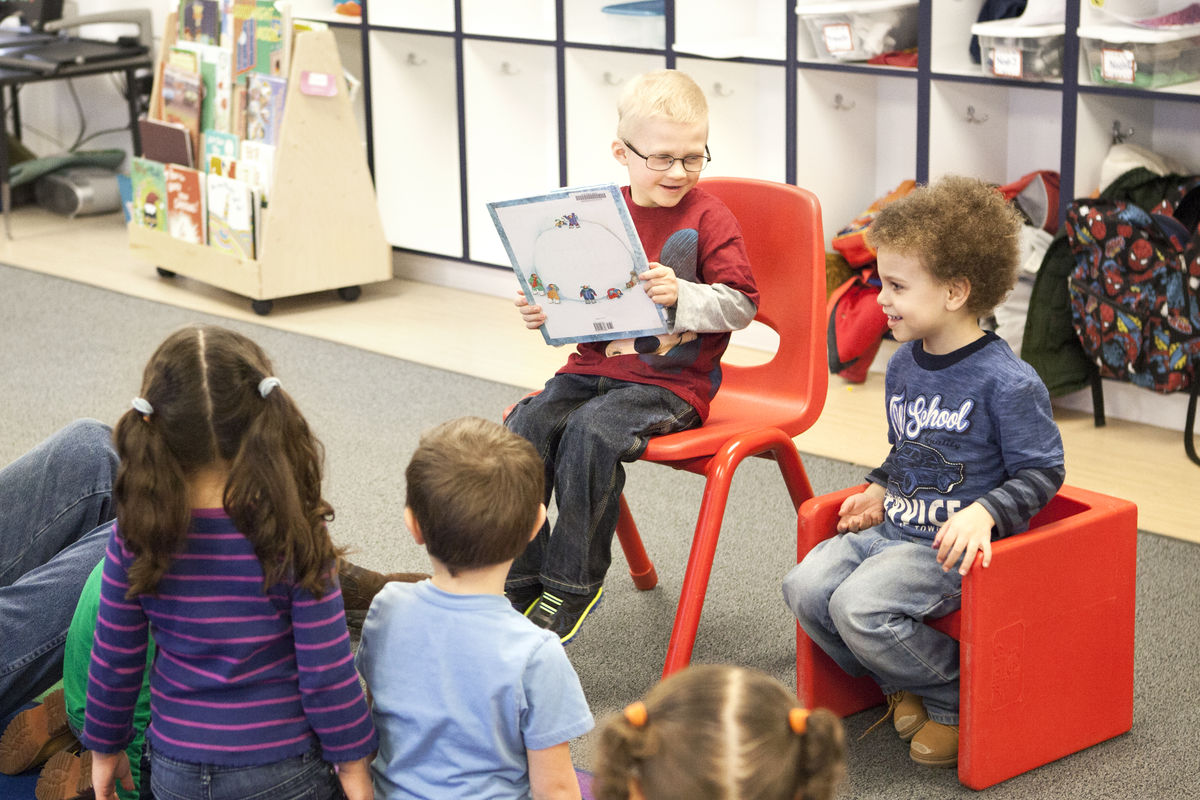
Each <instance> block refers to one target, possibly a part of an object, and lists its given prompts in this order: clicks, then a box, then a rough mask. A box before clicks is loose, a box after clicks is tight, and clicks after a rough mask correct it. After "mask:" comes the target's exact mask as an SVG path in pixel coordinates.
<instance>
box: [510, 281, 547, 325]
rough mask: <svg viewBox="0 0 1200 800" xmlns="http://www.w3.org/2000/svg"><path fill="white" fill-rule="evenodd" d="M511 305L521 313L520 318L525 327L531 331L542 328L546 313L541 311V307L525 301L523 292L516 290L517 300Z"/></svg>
mask: <svg viewBox="0 0 1200 800" xmlns="http://www.w3.org/2000/svg"><path fill="white" fill-rule="evenodd" d="M513 305H515V306H516V307H517V310H518V311H520V312H521V318H522V319H523V320H524V321H525V327H526V328H529V329H530V330H531V331H532V330H537V329H538V328H540V327H542V324H543V323H544V322H545V321H546V312H544V311H542V307H541V306H537V305H533V304H532V303H530V302H529V301H528V300H526V299H525V292H523V291H521V290H520V289H518V290H517V299H516V300H515V301H513Z"/></svg>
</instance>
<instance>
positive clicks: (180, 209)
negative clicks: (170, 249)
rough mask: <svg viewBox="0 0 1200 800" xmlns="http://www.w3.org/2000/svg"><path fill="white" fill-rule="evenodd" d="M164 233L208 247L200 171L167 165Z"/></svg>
mask: <svg viewBox="0 0 1200 800" xmlns="http://www.w3.org/2000/svg"><path fill="white" fill-rule="evenodd" d="M165 171H166V180H167V232H168V233H170V234H171V235H172V236H174V237H175V238H176V239H181V240H183V241H185V242H191V243H192V244H207V242H208V237H207V236H206V235H205V228H206V226H207V215H206V214H205V213H204V175H203V173H201V172H200V171H199V170H194V169H191V168H189V167H181V166H179V165H178V164H167V166H166V170H165Z"/></svg>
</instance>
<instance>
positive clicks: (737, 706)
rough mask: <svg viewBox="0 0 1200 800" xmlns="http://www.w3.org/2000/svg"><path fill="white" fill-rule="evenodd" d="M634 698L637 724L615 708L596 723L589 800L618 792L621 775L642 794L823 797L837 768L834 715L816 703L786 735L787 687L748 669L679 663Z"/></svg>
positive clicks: (838, 728) (838, 736) (792, 702)
mask: <svg viewBox="0 0 1200 800" xmlns="http://www.w3.org/2000/svg"><path fill="white" fill-rule="evenodd" d="M644 706H645V711H646V714H645V719H644V720H642V721H638V722H637V724H635V722H634V721H633V720H630V719H628V718H626V717H625V716H624V715H621V714H617V715H614V716H612V717H610V718H609V719H608V720H607V721H606V722H605V724H604V727H603V728H602V730H601V733H600V743H599V746H598V752H597V754H596V760H597V765H596V770H595V782H594V783H593V786H592V789H593V791H594V792H595V794H596V797H597V800H627V798H628V797H629V779H630V778H631V777H636V778H637V779H638V781H639V783H640V784H641V788H642V791H643V793H644V794H645V795H646V797H647V798H649V800H660V799H661V798H665V797H686V798H689V800H723V798H728V797H746V798H750V797H752V798H755V800H799V798H804V799H805V800H827V799H828V798H830V797H832V796H833V794H834V790H835V789H836V787H837V784H838V783H839V782H840V780H841V778H842V774H843V772H844V770H845V766H844V765H845V756H846V753H845V750H846V745H845V739H844V735H843V732H842V723H841V720H839V719H838V718H837V717H836V716H834V715H833V714H832V713H830V712H829V711H826V710H825V709H817V710H815V711H813V712H812V714H811V715H809V717H808V719H807V728H806V730H805V731H804V732H803V733H799V734H798V733H796V732H795V731H794V730H793V729H792V726H791V724H790V722H789V714H790V712H791V710H792V709H793V708H796V707H797V703H796V697H795V695H794V694H792V693H791V692H790V691H788V689H787V688H786V687H785V686H784V685H783V684H781V683H780V682H779V681H777V680H775V679H774V678H772V677H770V676H769V675H767V674H765V673H762V672H759V671H757V670H753V669H747V668H745V667H736V666H729V665H718V664H707V665H694V666H690V667H686V668H685V669H682V670H680V671H679V672H676V673H674V674H673V675H671V676H670V677H669V678H666V679H665V680H663V681H662V682H661V683H659V684H658V685H657V686H655V687H654V688H653V689H651V690H650V692H649V693H648V694H647V695H646V699H645V701H644ZM635 719H636V718H635Z"/></svg>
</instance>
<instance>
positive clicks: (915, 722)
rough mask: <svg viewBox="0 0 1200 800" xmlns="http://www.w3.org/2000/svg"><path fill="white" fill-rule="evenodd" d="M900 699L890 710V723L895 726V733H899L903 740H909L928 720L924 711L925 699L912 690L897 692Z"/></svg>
mask: <svg viewBox="0 0 1200 800" xmlns="http://www.w3.org/2000/svg"><path fill="white" fill-rule="evenodd" d="M897 694H899V695H900V699H899V700H898V701H896V706H895V708H894V709H893V710H892V725H894V726H895V727H896V733H898V734H900V738H901V739H903V740H904V741H906V742H907V741H909V740H911V739H912V738H913V736H914V735H915V734H916V732H917V731H919V730H921V727H922V726H923V725H924V724H925V723H926V722H929V715H928V714H926V713H925V701H924V700H922V699H921V698H920V696H918V695H915V694H913V693H912V692H897Z"/></svg>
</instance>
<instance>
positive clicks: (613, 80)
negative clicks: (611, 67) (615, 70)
mask: <svg viewBox="0 0 1200 800" xmlns="http://www.w3.org/2000/svg"><path fill="white" fill-rule="evenodd" d="M604 82H605V83H607V84H608V85H609V86H620V85H621V84H622V83H624V82H625V81H623V80H622V79H621V78H618V77H617V76H616V75H613V74H612V73H611V72H607V71H606V72H605V73H604Z"/></svg>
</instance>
